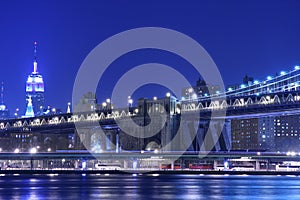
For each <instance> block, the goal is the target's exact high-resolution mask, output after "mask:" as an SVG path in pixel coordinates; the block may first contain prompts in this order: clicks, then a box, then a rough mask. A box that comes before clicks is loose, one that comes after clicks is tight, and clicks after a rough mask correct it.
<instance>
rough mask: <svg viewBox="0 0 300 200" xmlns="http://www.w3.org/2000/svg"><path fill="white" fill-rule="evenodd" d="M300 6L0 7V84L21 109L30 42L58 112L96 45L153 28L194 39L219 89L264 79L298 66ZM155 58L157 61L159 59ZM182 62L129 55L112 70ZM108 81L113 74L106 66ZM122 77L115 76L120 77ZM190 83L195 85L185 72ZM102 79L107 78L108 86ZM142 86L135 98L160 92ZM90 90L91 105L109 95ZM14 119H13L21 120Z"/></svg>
mask: <svg viewBox="0 0 300 200" xmlns="http://www.w3.org/2000/svg"><path fill="white" fill-rule="evenodd" d="M299 10H300V1H297V0H294V1H288V0H286V1H283V0H281V1H276V0H272V1H260V0H258V1H221V0H220V1H176V2H175V1H105V2H104V1H73V0H72V1H64V0H62V1H46V0H45V1H30V0H28V1H14V0H12V1H10V0H7V1H1V2H0V69H1V73H0V80H1V81H4V83H5V103H6V104H7V106H8V108H9V109H10V110H11V112H12V113H13V112H14V110H15V108H17V107H19V108H20V109H21V111H22V112H24V110H25V82H26V79H27V76H28V74H29V73H31V71H32V61H33V41H38V43H39V46H38V62H39V71H40V72H41V73H42V75H43V76H44V80H45V85H46V93H45V97H46V104H47V105H52V106H55V107H60V108H63V109H65V107H66V104H67V102H68V101H71V94H72V87H73V82H74V79H75V76H76V73H77V70H78V69H79V67H80V65H81V63H82V61H83V60H84V58H85V57H86V56H87V54H88V53H89V52H90V51H91V50H92V49H93V48H94V47H95V46H96V45H98V44H99V43H100V42H101V41H103V40H105V39H106V38H108V37H110V36H112V35H114V34H117V33H119V32H121V31H125V30H127V29H132V28H137V27H145V26H158V27H165V28H170V29H174V30H177V31H180V32H182V33H185V34H187V35H189V36H190V37H192V38H194V39H195V40H197V41H198V42H199V43H200V44H201V45H202V46H203V47H204V48H205V49H206V50H207V51H208V53H209V54H210V55H211V57H212V58H213V59H214V61H215V63H216V64H217V66H218V68H219V70H220V72H221V74H222V76H223V80H224V82H225V84H234V83H240V82H241V80H242V77H243V76H244V75H245V74H248V75H250V76H253V77H255V78H257V79H264V78H265V77H266V76H267V75H269V74H275V73H276V72H279V71H281V70H283V69H285V70H289V69H291V68H292V67H293V66H294V65H296V64H300V12H299ZM160 53H162V54H160ZM154 61H155V62H161V63H165V64H168V65H170V66H172V65H180V66H182V67H183V69H184V71H185V69H188V66H185V63H184V62H183V61H182V60H178V58H177V57H176V56H172V55H168V54H166V53H164V52H159V51H152V52H150V53H149V52H148V53H144V52H136V54H130V55H128V56H127V57H126V56H125V57H124V56H123V57H122V58H120V59H119V60H117V61H116V62H115V63H114V64H113V65H118V66H124V68H126V67H127V68H128V67H130V66H135V65H137V64H142V63H147V62H154ZM111 67H112V69H111V72H112V74H111V75H108V77H111V79H112V82H113V80H114V79H116V78H114V77H118V73H119V71H118V72H116V71H114V70H113V66H111ZM121 71H122V70H121ZM185 73H186V75H188V76H189V79H190V80H191V81H196V79H197V78H198V77H197V76H195V75H194V74H193V73H189V71H188V70H187V71H186V72H185ZM108 80H110V79H108ZM153 88H155V87H152V88H151V87H147V88H146V89H145V90H144V91H141V94H143V92H144V93H146V92H147V93H148V94H149V97H152V96H154V95H157V96H160V95H163V94H165V91H163V90H161V91H157V90H154V89H153ZM108 91H109V86H107V91H106V90H103V91H98V98H99V101H102V100H104V99H105V98H106V96H107V95H109V92H108ZM22 112H21V114H22Z"/></svg>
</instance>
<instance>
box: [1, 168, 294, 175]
mask: <svg viewBox="0 0 300 200" xmlns="http://www.w3.org/2000/svg"><path fill="white" fill-rule="evenodd" d="M15 174H20V175H21V174H64V175H67V174H70V175H72V174H158V175H164V174H167V175H172V174H174V175H180V174H191V175H192V174H194V175H282V176H285V175H293V176H300V171H213V170H211V171H209V170H205V171H204V170H151V171H150V170H58V169H56V170H40V169H39V170H19V169H14V170H1V171H0V175H15Z"/></svg>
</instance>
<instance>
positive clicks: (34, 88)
mask: <svg viewBox="0 0 300 200" xmlns="http://www.w3.org/2000/svg"><path fill="white" fill-rule="evenodd" d="M33 45H34V48H33V56H34V59H33V71H32V73H31V74H30V75H29V76H28V78H27V81H26V105H27V106H28V103H29V102H28V99H29V97H30V99H31V101H32V102H31V103H32V108H33V112H34V114H35V115H42V114H43V112H42V111H43V108H44V101H45V99H44V92H45V88H44V81H43V77H42V75H41V74H40V73H39V72H38V68H37V67H38V62H37V42H34V43H33Z"/></svg>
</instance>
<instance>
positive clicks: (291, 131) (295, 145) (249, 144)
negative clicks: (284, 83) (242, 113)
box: [231, 115, 300, 152]
mask: <svg viewBox="0 0 300 200" xmlns="http://www.w3.org/2000/svg"><path fill="white" fill-rule="evenodd" d="M231 140H232V147H231V149H232V150H260V151H270V152H274V151H279V152H288V151H296V152H298V151H299V149H300V116H299V115H279V116H274V117H272V116H270V117H261V118H247V119H233V120H231Z"/></svg>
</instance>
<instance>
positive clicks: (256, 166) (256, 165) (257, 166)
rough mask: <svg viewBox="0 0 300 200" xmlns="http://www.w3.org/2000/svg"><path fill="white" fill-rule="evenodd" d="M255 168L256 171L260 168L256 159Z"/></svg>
mask: <svg viewBox="0 0 300 200" xmlns="http://www.w3.org/2000/svg"><path fill="white" fill-rule="evenodd" d="M255 170H257V171H259V170H260V164H259V160H256V161H255Z"/></svg>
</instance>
